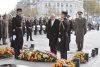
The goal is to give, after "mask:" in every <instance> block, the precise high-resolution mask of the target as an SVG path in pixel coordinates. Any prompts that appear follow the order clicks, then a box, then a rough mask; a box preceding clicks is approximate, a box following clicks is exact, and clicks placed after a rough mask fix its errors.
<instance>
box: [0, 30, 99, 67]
mask: <svg viewBox="0 0 100 67" xmlns="http://www.w3.org/2000/svg"><path fill="white" fill-rule="evenodd" d="M33 39H34V41H33V42H31V41H26V37H24V45H28V46H30V44H35V50H49V46H48V39H47V38H46V35H36V36H34V35H33ZM71 39H72V40H71V43H70V48H71V49H70V52H68V59H69V60H71V59H72V57H73V55H74V54H75V53H76V50H77V48H76V43H75V36H74V35H73V34H72V37H71ZM7 42H9V40H8V39H7ZM9 44H10V42H9ZM95 47H98V48H100V32H99V31H95V30H94V31H90V32H88V33H87V34H86V35H85V42H84V50H83V51H84V52H86V53H89V55H90V56H91V51H92V49H93V48H95ZM99 54H100V52H99ZM58 59H60V53H59V52H58ZM99 62H100V55H98V56H96V57H95V58H90V60H89V62H88V63H86V64H81V67H99V66H100V64H99ZM4 63H13V64H21V65H27V66H30V67H51V66H52V64H54V63H46V62H45V63H43V62H42V63H40V62H28V61H21V60H15V59H13V58H12V59H8V60H2V61H0V64H4Z"/></svg>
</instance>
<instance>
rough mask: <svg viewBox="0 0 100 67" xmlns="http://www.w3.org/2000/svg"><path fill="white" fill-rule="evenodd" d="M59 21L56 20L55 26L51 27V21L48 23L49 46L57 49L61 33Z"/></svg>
mask: <svg viewBox="0 0 100 67" xmlns="http://www.w3.org/2000/svg"><path fill="white" fill-rule="evenodd" d="M59 22H60V21H59V20H57V19H55V21H54V24H53V26H51V19H50V20H49V21H48V26H47V38H48V39H49V46H50V47H56V46H57V41H58V33H59Z"/></svg>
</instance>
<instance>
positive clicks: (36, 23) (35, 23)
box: [34, 17, 38, 35]
mask: <svg viewBox="0 0 100 67" xmlns="http://www.w3.org/2000/svg"><path fill="white" fill-rule="evenodd" d="M37 25H38V20H37V18H36V17H35V19H34V26H35V30H34V35H37Z"/></svg>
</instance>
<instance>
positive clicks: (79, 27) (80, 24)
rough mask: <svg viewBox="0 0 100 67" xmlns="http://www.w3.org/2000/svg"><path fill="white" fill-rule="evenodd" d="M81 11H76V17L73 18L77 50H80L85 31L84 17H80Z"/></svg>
mask: <svg viewBox="0 0 100 67" xmlns="http://www.w3.org/2000/svg"><path fill="white" fill-rule="evenodd" d="M82 14H83V12H81V11H79V12H78V18H76V19H75V35H76V43H77V49H78V50H77V51H82V49H83V42H84V35H85V34H86V32H87V28H86V19H85V18H83V17H82Z"/></svg>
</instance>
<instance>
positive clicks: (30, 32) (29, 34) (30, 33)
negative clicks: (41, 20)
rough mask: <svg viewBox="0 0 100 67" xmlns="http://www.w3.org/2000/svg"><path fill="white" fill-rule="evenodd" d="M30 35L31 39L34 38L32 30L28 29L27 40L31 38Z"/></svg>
mask: <svg viewBox="0 0 100 67" xmlns="http://www.w3.org/2000/svg"><path fill="white" fill-rule="evenodd" d="M29 36H30V40H32V30H31V31H27V41H28V39H29Z"/></svg>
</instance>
